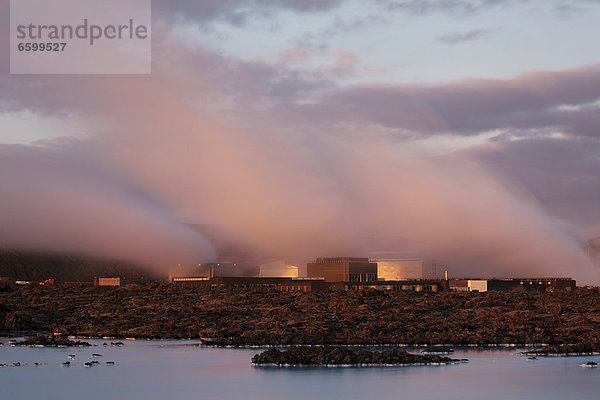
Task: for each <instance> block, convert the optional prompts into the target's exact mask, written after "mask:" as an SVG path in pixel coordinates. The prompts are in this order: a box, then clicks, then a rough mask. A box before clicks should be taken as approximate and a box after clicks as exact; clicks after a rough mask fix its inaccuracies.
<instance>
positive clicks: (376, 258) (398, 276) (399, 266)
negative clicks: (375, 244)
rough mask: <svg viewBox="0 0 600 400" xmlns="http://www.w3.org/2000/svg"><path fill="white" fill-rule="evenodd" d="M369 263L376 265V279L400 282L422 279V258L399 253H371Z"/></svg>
mask: <svg viewBox="0 0 600 400" xmlns="http://www.w3.org/2000/svg"><path fill="white" fill-rule="evenodd" d="M369 261H370V262H373V263H377V279H378V280H386V281H401V280H406V279H420V278H423V258H422V257H416V256H411V255H403V254H401V253H396V254H394V253H372V254H371V257H369Z"/></svg>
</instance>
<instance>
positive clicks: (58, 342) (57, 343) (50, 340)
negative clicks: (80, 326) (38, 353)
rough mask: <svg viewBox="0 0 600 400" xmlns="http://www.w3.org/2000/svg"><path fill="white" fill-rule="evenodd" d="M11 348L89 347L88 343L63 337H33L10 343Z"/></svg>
mask: <svg viewBox="0 0 600 400" xmlns="http://www.w3.org/2000/svg"><path fill="white" fill-rule="evenodd" d="M10 345H11V346H30V347H89V346H91V344H89V343H88V342H82V341H79V340H77V341H74V340H70V339H68V338H66V337H64V336H60V335H59V336H50V335H40V334H38V335H35V336H31V337H28V338H27V339H25V340H22V341H16V340H15V341H11V342H10Z"/></svg>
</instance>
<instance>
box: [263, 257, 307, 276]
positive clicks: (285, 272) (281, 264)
mask: <svg viewBox="0 0 600 400" xmlns="http://www.w3.org/2000/svg"><path fill="white" fill-rule="evenodd" d="M258 276H259V278H297V277H298V267H297V266H295V265H291V264H288V263H286V262H285V261H284V260H278V261H272V262H268V263H265V264H262V265H261V266H260V271H259V273H258Z"/></svg>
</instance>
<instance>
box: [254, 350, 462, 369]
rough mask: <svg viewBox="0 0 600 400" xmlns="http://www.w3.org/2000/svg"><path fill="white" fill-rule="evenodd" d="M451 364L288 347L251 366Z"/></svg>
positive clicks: (402, 355) (386, 353)
mask: <svg viewBox="0 0 600 400" xmlns="http://www.w3.org/2000/svg"><path fill="white" fill-rule="evenodd" d="M466 361H467V360H455V359H452V358H449V357H441V356H434V355H418V354H410V353H408V352H407V351H406V350H402V349H398V348H395V349H390V350H383V351H370V350H365V349H364V348H360V347H352V348H347V347H339V346H335V347H333V346H323V347H321V346H318V347H308V346H292V347H289V348H288V349H287V350H284V351H280V350H278V349H275V348H273V349H269V350H266V351H263V352H262V353H260V354H257V355H255V356H254V357H252V364H253V365H255V366H299V367H300V366H315V367H319V366H320V367H325V366H407V365H445V364H453V363H458V362H466Z"/></svg>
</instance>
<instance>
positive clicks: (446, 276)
mask: <svg viewBox="0 0 600 400" xmlns="http://www.w3.org/2000/svg"><path fill="white" fill-rule="evenodd" d="M444 277H445V278H446V280H448V270H446V271H444Z"/></svg>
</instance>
